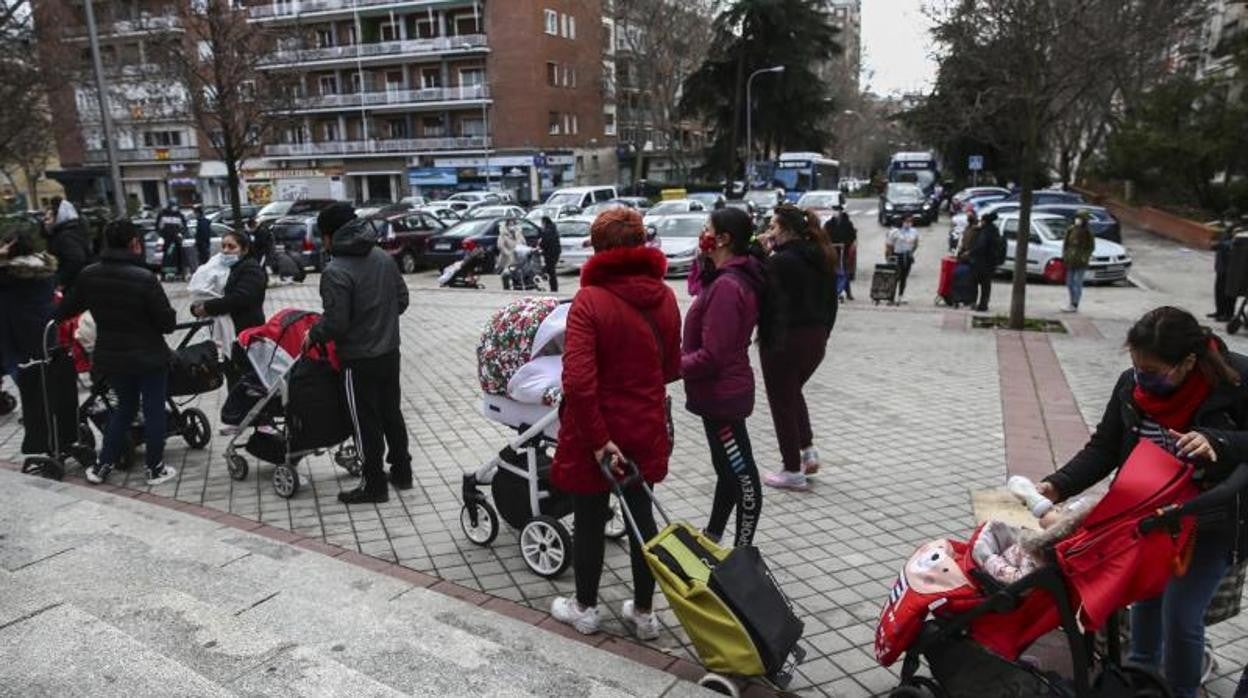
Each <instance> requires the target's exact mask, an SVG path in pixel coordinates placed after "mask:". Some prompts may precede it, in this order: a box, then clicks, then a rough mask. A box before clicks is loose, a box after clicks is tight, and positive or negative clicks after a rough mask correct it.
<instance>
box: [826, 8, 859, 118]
mask: <svg viewBox="0 0 1248 698" xmlns="http://www.w3.org/2000/svg"><path fill="white" fill-rule="evenodd" d="M827 11H828V14H829V15H830V16H831V18H832V23H833V24H835V25H836V27H837V29H839V30H840V32H839V33H838V34H837V42H838V43H840V45H841V53H840V55H838V56H837V57H836V58H834V59H833V60H831V61H829V62H828V63H827V64H826V65H823V66H820V68H819V75H820V77H822V78H823V79H824V80H827V81H830V82H831V83H832V86H833V93H834V94H837V95H843V96H846V97H848V96H850V95H853V96H856V95H857V94H858V92H859V89H860V87H859V74H860V73H861V72H862V1H861V0H828V6H827Z"/></svg>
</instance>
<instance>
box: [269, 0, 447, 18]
mask: <svg viewBox="0 0 1248 698" xmlns="http://www.w3.org/2000/svg"><path fill="white" fill-rule="evenodd" d="M451 4H453V3H450V2H447V0H424V1H423V2H420V1H419V0H417V1H415V2H413V1H412V0H302V1H300V0H295V1H293V2H292V1H291V0H280V1H278V2H270V3H269V4H265V5H252V6H251V7H249V8H247V12H248V14H249V15H250V16H251V18H252V19H261V20H263V19H279V18H283V17H295V16H298V15H308V14H315V13H319V12H334V11H348V12H352V11H354V10H356V9H364V8H369V7H377V6H380V5H402V6H403V7H404V9H410V8H411V7H412V6H430V5H451Z"/></svg>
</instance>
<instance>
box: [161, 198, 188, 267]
mask: <svg viewBox="0 0 1248 698" xmlns="http://www.w3.org/2000/svg"><path fill="white" fill-rule="evenodd" d="M185 231H186V216H184V215H182V212H181V211H179V210H178V205H177V202H175V201H174V200H173V199H170V200H169V202H168V203H167V204H165V207H164V208H162V209H161V210H160V213H159V214H157V216H156V232H157V233H159V234H160V238H161V240H163V241H164V243H165V259H164V264H163V266H165V267H170V266H171V267H172V268H173V270H174V275H175V278H179V279H180V278H182V276H183V274H184V266H183V262H182V234H183V233H184V232H185Z"/></svg>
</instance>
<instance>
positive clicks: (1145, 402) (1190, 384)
mask: <svg viewBox="0 0 1248 698" xmlns="http://www.w3.org/2000/svg"><path fill="white" fill-rule="evenodd" d="M1211 392H1213V385H1212V384H1211V383H1210V382H1209V379H1208V378H1205V374H1204V372H1202V371H1201V370H1200V368H1195V369H1193V370H1192V372H1191V373H1189V374H1188V375H1187V378H1186V379H1185V380H1184V381H1183V385H1180V386H1179V389H1178V390H1176V391H1174V392H1173V393H1171V394H1169V395H1164V396H1162V395H1154V394H1153V393H1150V392H1147V391H1145V390H1144V389H1143V388H1141V387H1140V386H1138V385H1137V386H1135V390H1134V391H1133V392H1132V393H1131V397H1133V398H1135V404H1136V405H1138V406H1139V407H1140V409H1142V410H1144V413H1145V414H1147V415H1148V416H1149V417H1151V418H1152V419H1153V421H1155V422H1157V423H1158V424H1160V425H1161V426H1163V427H1165V428H1167V429H1173V430H1175V431H1177V432H1186V431H1187V430H1188V429H1189V428H1190V427H1191V426H1192V417H1194V416H1195V415H1196V410H1197V409H1198V408H1199V407H1200V406H1201V404H1202V403H1204V401H1205V400H1206V399H1208V398H1209V393H1211Z"/></svg>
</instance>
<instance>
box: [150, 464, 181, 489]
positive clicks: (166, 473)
mask: <svg viewBox="0 0 1248 698" xmlns="http://www.w3.org/2000/svg"><path fill="white" fill-rule="evenodd" d="M177 476H178V469H177V468H175V467H173V466H171V465H164V464H161V465H160V466H159V467H157V468H156V469H155V470H149V471H148V473H147V484H148V485H151V486H153V487H155V486H156V485H159V484H161V483H162V482H169V481H170V480H172V479H173V478H175V477H177Z"/></svg>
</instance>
